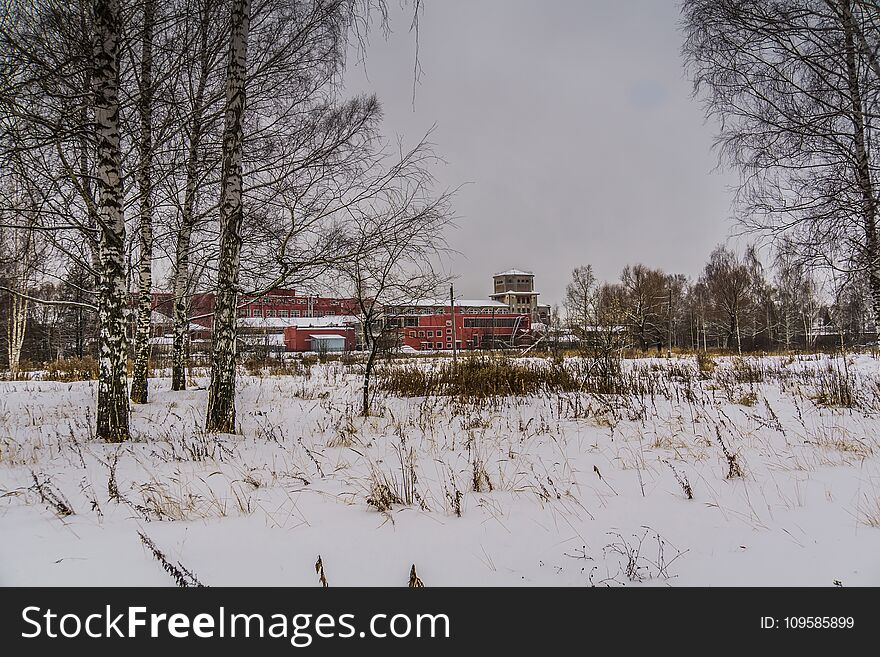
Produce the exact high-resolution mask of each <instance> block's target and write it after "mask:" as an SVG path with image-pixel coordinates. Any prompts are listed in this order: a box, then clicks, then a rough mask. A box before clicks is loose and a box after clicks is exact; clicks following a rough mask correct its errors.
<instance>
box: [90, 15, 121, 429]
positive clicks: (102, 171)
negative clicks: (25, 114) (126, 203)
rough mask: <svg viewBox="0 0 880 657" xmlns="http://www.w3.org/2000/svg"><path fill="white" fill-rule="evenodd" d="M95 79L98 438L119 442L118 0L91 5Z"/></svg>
mask: <svg viewBox="0 0 880 657" xmlns="http://www.w3.org/2000/svg"><path fill="white" fill-rule="evenodd" d="M94 10H95V16H94V25H95V27H94V29H95V46H94V69H95V72H94V76H93V78H92V85H93V86H92V90H93V93H94V104H95V138H96V142H97V148H96V156H97V166H96V174H97V187H98V207H97V221H98V228H99V230H100V251H101V269H100V276H99V288H98V314H99V316H100V324H101V326H100V332H99V339H98V344H99V356H100V360H99V374H98V404H97V406H98V408H97V413H96V415H97V431H96V436H97V437H98V438H99V439H102V440H105V441H107V442H122V441H124V440H127V439H128V438H129V431H128V412H129V408H128V394H127V393H128V373H127V371H126V365H127V363H126V360H127V359H126V356H127V354H126V336H125V311H126V297H127V296H128V295H127V289H126V287H127V286H126V282H125V221H124V219H123V216H122V165H121V153H120V148H119V36H120V27H121V25H120V16H119V13H120V12H119V0H95V4H94Z"/></svg>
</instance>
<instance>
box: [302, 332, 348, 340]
mask: <svg viewBox="0 0 880 657" xmlns="http://www.w3.org/2000/svg"><path fill="white" fill-rule="evenodd" d="M309 337H310V338H311V339H312V340H345V336H344V335H339V334H337V333H324V334H323V335H316V334H312V335H309Z"/></svg>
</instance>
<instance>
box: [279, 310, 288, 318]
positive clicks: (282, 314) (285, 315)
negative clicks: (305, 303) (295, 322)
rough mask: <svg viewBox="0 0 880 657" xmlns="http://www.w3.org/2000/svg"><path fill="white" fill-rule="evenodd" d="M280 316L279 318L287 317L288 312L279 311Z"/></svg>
mask: <svg viewBox="0 0 880 657" xmlns="http://www.w3.org/2000/svg"><path fill="white" fill-rule="evenodd" d="M278 316H279V317H287V311H286V310H279V311H278Z"/></svg>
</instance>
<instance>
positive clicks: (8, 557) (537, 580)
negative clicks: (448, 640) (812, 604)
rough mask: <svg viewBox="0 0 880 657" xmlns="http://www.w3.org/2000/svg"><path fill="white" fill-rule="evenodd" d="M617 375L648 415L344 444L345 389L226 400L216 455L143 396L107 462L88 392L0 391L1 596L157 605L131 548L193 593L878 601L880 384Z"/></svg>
mask: <svg viewBox="0 0 880 657" xmlns="http://www.w3.org/2000/svg"><path fill="white" fill-rule="evenodd" d="M418 363H419V365H418V366H420V367H431V366H432V365H431V362H430V361H428V360H424V359H420V360H418ZM626 368H627V371H629V372H634V373H636V374H637V378H638V380H640V381H642V383H643V384H645V385H647V387H648V389H649V390H648V392H646V393H645V394H644V395H642V396H638V395H626V396H595V395H588V394H572V393H568V394H557V393H545V394H542V395H537V396H534V397H528V398H504V399H495V400H483V401H472V402H468V401H463V400H457V399H450V398H441V397H431V398H427V399H426V398H409V399H401V398H395V397H387V396H384V395H382V394H380V395H378V397H377V401H376V415H375V416H374V417H370V418H366V419H364V418H360V417H358V416H357V411H358V395H359V385H360V378H359V376H358V374H357V366H351V365H345V364H342V363H340V362H332V363H326V364H317V365H314V366H312V367H311V368H310V370H309V369H307V370H306V373H305V374H301V375H291V376H265V377H249V376H242V377H241V379H240V382H239V393H238V402H237V403H238V412H239V423H240V427H241V428H240V433H239V434H237V435H222V436H213V435H205V434H204V433H203V432H202V431H201V426H202V423H203V417H204V408H205V404H206V394H207V393H206V391H205V390H203V389H201V390H189V391H187V392H184V393H172V392H170V391H169V390H168V387H169V380H168V379H155V380H152V381H151V394H152V401H151V402H150V403H149V404H147V405H145V406H136V407H134V408H133V430H134V433H135V435H136V440H135V441H133V442H131V443H128V444H123V445H107V444H103V443H100V442H96V441H94V440H91V439H90V430H89V426H90V424H91V422H92V420H93V417H92V410H91V408H92V399H93V395H94V394H95V383H94V382H76V383H56V382H41V381H17V382H2V383H0V585H123V586H125V585H170V584H173V580H172V579H171V578H170V577H169V575H168V574H167V573H166V572H164V571H163V570H162V567H161V566H160V564H159V563H158V562H157V560H156V559H155V558H154V556H153V554H152V553H151V552H150V551H149V550H148V549H146V548H145V547H144V545H143V544H142V541H141V538H140V537H139V534H138V533H139V532H142V533H143V534H144V535H146V536H148V537H149V538H150V539H151V540H152V541H153V543H154V544H155V545H156V546H157V548H158V549H159V550H160V551H161V552H163V553H164V555H165V556H166V558H167V559H168V561H169V562H171V563H173V564H178V563H179V564H180V565H182V566H183V567H185V568H187V569H188V570H190V571H192V573H193V574H194V575H195V576H196V577H197V578H198V579H199V580H200V581H201V582H202V583H204V584H206V585H284V586H302V585H315V586H317V585H319V584H318V579H317V576H316V573H315V561H316V559H317V556H318V555H321V558H322V561H323V564H324V569H325V573H326V577H327V579H328V580H329V584H330V585H331V586H334V585H350V586H405V585H406V583H407V580H408V577H409V572H410V566H411V565H412V564H416V567H417V569H418V574H419V576H420V577H421V579H422V580H423V581H424V582H425V585H426V586H442V585H550V586H557V585H558V586H584V585H587V586H588V585H590V584H596V585H610V586H620V585H627V586H633V585H654V586H656V585H661V586H663V585H672V586H676V585H715V586H718V585H720V586H723V585H764V586H777V585H779V586H781V585H798V586H799V585H818V586H833V585H835V584H842V585H843V586H855V585H874V586H876V585H880V556H878V555H880V437H878V436H880V433H878V430H880V387H878V384H880V361H878V360H876V359H875V358H872V357H870V356H867V355H857V356H856V355H853V356H849V357H848V362H847V364H846V368H845V370H844V368H843V365H842V361H841V359H839V358H838V359H832V358H830V357H819V358H815V357H803V358H797V359H793V358H782V357H779V358H764V359H743V360H737V359H720V360H719V364H718V366H717V367H716V368H715V369H714V370H712V371H711V372H705V373H701V372H700V371H699V370H698V368H697V365H696V361H695V360H694V359H693V358H687V359H686V358H681V359H669V360H665V359H657V360H651V359H644V360H640V361H628V362H627V363H626ZM829 368H831V369H829ZM833 372H837V373H838V374H837V378H835V377H834V376H832V374H833ZM841 372H845V377H846V378H847V380H848V381H849V383H848V386H849V387H848V388H847V391H848V392H849V393H850V394H851V395H852V396H853V397H854V399H853V400H852V405H854V406H855V407H854V408H845V407H840V406H834V405H833V402H834V399H835V397H834V394H836V393H839V392H840V390H837V389H835V388H834V386H835V385H838V386H839V384H840V376H841ZM756 379H757V380H759V381H760V382H754V380H756ZM750 380H751V381H753V382H749V381H750ZM198 382H199V384H200V385H201V386H202V387H204V386H205V385H206V383H207V381H206V379H204V378H202V379H200V380H199V381H198ZM829 390H830V391H831V392H829ZM832 393H834V394H832ZM475 488H476V489H478V490H475ZM688 490H690V492H691V493H692V496H693V499H688ZM395 497H396V498H398V500H399V501H396V502H393V503H392V504H391V508H390V509H384V508H383V507H384V506H385V503H386V502H388V501H389V500H391V499H393V498H395ZM68 512H72V513H68Z"/></svg>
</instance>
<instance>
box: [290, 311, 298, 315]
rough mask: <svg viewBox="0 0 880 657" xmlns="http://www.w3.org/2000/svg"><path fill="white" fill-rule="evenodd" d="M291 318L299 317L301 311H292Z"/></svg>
mask: <svg viewBox="0 0 880 657" xmlns="http://www.w3.org/2000/svg"><path fill="white" fill-rule="evenodd" d="M290 316H291V317H299V311H298V310H291V311H290Z"/></svg>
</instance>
